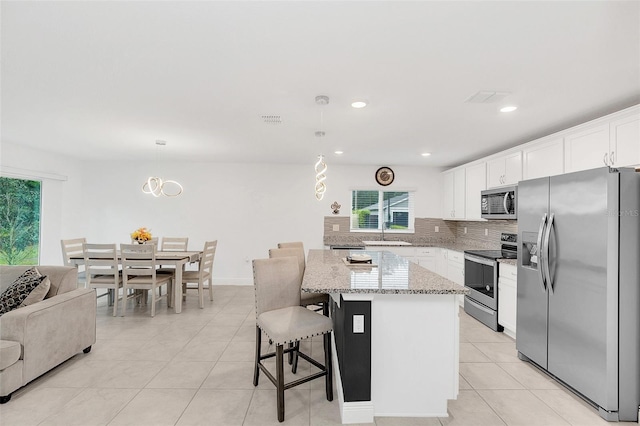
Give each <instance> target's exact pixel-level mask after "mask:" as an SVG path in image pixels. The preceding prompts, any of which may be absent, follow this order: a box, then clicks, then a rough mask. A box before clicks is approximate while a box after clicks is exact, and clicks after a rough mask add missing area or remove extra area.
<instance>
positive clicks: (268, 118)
mask: <svg viewBox="0 0 640 426" xmlns="http://www.w3.org/2000/svg"><path fill="white" fill-rule="evenodd" d="M262 121H264V122H265V123H266V124H282V117H280V116H279V115H263V116H262Z"/></svg>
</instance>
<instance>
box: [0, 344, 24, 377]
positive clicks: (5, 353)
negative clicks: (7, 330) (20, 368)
mask: <svg viewBox="0 0 640 426" xmlns="http://www.w3.org/2000/svg"><path fill="white" fill-rule="evenodd" d="M21 353H22V351H21V348H20V343H18V342H12V341H10V340H0V371H2V370H4V369H5V368H7V367H9V366H10V365H13V364H15V363H16V362H17V361H18V360H19V359H20V354H21Z"/></svg>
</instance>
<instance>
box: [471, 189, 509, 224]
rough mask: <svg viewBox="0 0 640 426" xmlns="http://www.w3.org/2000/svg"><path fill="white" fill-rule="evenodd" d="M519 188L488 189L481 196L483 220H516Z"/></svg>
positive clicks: (481, 215)
mask: <svg viewBox="0 0 640 426" xmlns="http://www.w3.org/2000/svg"><path fill="white" fill-rule="evenodd" d="M517 200H518V187H517V186H508V187H504V188H496V189H487V190H485V191H482V192H481V196H480V203H481V205H480V217H482V218H483V219H516V211H517Z"/></svg>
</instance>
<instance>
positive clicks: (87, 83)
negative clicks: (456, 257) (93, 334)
mask: <svg viewBox="0 0 640 426" xmlns="http://www.w3.org/2000/svg"><path fill="white" fill-rule="evenodd" d="M639 4H640V3H639V2H637V1H624V2H616V1H585V2H582V1H570V2H558V1H550V2H543V1H532V2H522V1H499V2H488V1H472V2H458V1H446V2H445V1H430V2H398V1H387V2H363V1H356V2H334V1H319V2H314V1H300V2H295V1H289V2H242V1H234V2H211V1H209V2H207V1H201V2H183V1H143V2H117V1H109V2H57V1H48V2H7V1H2V3H1V24H2V33H1V35H2V40H1V42H2V46H1V47H2V52H1V54H2V58H1V59H2V64H1V66H2V68H1V73H2V74H1V78H2V93H1V101H2V111H1V113H2V114H1V126H2V127H1V129H2V141H3V142H11V143H16V144H20V145H26V146H33V147H37V148H41V149H44V150H50V151H56V152H61V153H64V154H68V155H73V156H76V157H80V158H89V159H96V158H109V159H116V158H123V157H125V156H126V157H128V158H131V157H133V156H146V155H154V153H155V143H154V142H155V140H156V139H163V140H166V141H167V142H168V145H167V147H166V148H165V149H164V150H163V151H162V152H161V154H160V155H161V156H168V157H170V158H171V159H176V160H185V161H186V160H190V161H191V160H207V161H220V162H276V163H310V162H313V161H314V160H315V157H316V155H317V154H319V153H321V152H322V153H325V154H326V155H328V157H329V161H328V162H329V163H342V164H367V165H428V166H454V165H457V164H461V163H464V162H466V161H469V160H472V159H475V158H478V157H481V156H484V155H487V154H491V153H494V152H497V151H499V150H502V149H504V148H507V147H510V146H514V145H517V144H520V143H523V142H527V141H529V140H532V139H535V138H537V137H540V136H544V135H546V134H549V133H553V132H555V131H558V130H561V129H564V128H567V127H570V126H572V125H575V124H578V123H580V122H583V121H586V120H588V119H591V118H595V117H598V116H600V115H604V114H606V113H609V112H613V111H616V110H619V109H621V108H624V107H627V106H630V105H633V104H636V103H638V102H640V7H639ZM479 90H497V91H508V92H510V93H511V94H510V95H509V96H508V97H507V98H506V99H505V100H504V102H500V103H493V104H470V103H465V102H464V101H465V100H466V99H467V98H468V97H469V96H470V95H472V94H474V93H475V92H477V91H479ZM320 94H324V95H327V96H329V97H330V103H329V105H327V106H324V107H320V106H318V105H316V104H315V101H314V98H315V96H316V95H320ZM363 98H364V99H366V100H368V101H369V102H370V104H369V106H368V107H366V108H364V109H360V110H356V109H354V108H351V106H350V103H351V102H352V101H353V100H355V99H363ZM507 103H509V104H516V105H518V106H519V109H518V110H517V111H516V112H514V113H511V114H504V113H499V112H498V108H499V107H500V106H502V105H503V104H507ZM321 111H322V114H323V124H322V130H324V131H325V132H326V136H325V137H324V138H322V139H318V138H316V137H315V136H314V132H315V131H316V130H320V127H321V124H320V114H321ZM262 115H280V116H281V117H282V124H278V125H273V124H265V123H263V121H262V119H261V116H262ZM337 149H340V150H342V151H344V152H345V153H344V154H343V155H342V156H341V157H336V156H334V155H333V151H335V150H337ZM425 151H428V152H431V153H432V154H433V155H432V156H431V157H428V158H424V157H422V156H420V153H422V152H425Z"/></svg>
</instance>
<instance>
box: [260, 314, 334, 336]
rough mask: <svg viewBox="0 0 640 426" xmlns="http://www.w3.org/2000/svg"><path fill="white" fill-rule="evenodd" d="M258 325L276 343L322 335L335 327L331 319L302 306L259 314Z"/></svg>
mask: <svg viewBox="0 0 640 426" xmlns="http://www.w3.org/2000/svg"><path fill="white" fill-rule="evenodd" d="M258 327H260V328H261V329H262V331H264V333H265V334H266V335H267V337H268V338H269V339H270V340H271V341H273V344H274V345H284V344H285V343H295V342H297V341H299V340H300V339H308V338H310V337H313V336H320V335H322V334H325V333H328V332H330V331H331V330H332V329H333V324H332V323H331V319H330V318H327V317H325V316H323V315H318V314H317V313H315V312H313V311H310V310H309V309H307V308H303V307H302V306H290V307H288V308H282V309H278V310H275V311H268V312H263V313H262V314H260V316H258Z"/></svg>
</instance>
